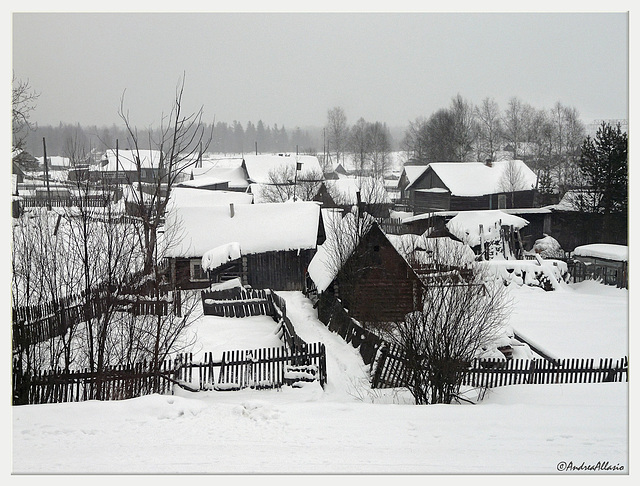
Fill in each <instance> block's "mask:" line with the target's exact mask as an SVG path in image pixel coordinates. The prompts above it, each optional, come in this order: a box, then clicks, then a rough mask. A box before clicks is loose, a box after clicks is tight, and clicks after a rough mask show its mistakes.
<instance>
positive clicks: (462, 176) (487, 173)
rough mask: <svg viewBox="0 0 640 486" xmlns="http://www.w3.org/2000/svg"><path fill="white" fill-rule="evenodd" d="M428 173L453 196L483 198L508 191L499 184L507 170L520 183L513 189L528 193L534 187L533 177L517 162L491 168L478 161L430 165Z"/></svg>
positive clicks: (532, 174) (531, 173)
mask: <svg viewBox="0 0 640 486" xmlns="http://www.w3.org/2000/svg"><path fill="white" fill-rule="evenodd" d="M429 167H430V168H431V170H433V171H434V172H435V173H436V175H437V176H438V177H439V178H440V179H441V180H442V182H443V183H444V184H445V186H447V187H448V188H449V190H450V191H451V194H452V195H453V196H483V195H485V194H495V193H498V192H509V190H508V189H505V188H504V187H503V184H502V179H503V174H505V172H507V171H508V170H513V172H514V173H519V174H520V177H519V179H520V180H521V182H520V183H519V184H518V186H519V188H518V189H516V190H522V191H524V190H530V189H533V188H535V186H536V180H537V177H536V174H535V173H534V172H533V171H532V170H531V169H530V168H529V167H527V165H526V164H525V163H524V162H523V161H521V160H501V161H497V162H493V163H492V165H491V167H489V166H488V165H485V164H484V163H482V162H434V163H432V164H429Z"/></svg>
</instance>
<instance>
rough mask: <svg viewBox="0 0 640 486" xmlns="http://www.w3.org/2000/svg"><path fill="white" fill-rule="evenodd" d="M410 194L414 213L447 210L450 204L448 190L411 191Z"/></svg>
mask: <svg viewBox="0 0 640 486" xmlns="http://www.w3.org/2000/svg"><path fill="white" fill-rule="evenodd" d="M412 194H413V198H412V199H413V212H414V213H415V214H423V213H430V212H433V211H448V210H449V208H450V206H451V193H449V192H420V191H412Z"/></svg>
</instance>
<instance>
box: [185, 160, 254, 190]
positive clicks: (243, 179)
mask: <svg viewBox="0 0 640 486" xmlns="http://www.w3.org/2000/svg"><path fill="white" fill-rule="evenodd" d="M191 174H193V180H192V181H184V182H182V184H183V185H189V186H191V187H201V186H203V185H208V184H211V183H224V182H228V183H229V187H230V188H236V189H237V188H240V189H245V188H247V187H248V186H249V181H248V180H247V179H248V176H247V173H246V172H245V170H244V167H243V165H242V159H241V158H224V159H208V160H207V159H205V160H203V161H202V167H190V168H189V175H191Z"/></svg>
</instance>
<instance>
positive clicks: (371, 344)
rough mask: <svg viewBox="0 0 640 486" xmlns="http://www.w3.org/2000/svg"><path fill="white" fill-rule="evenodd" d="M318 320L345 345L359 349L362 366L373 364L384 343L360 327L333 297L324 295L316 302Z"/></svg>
mask: <svg viewBox="0 0 640 486" xmlns="http://www.w3.org/2000/svg"><path fill="white" fill-rule="evenodd" d="M318 319H319V320H320V321H321V322H322V323H324V324H325V325H326V326H327V327H328V328H329V330H330V331H333V332H335V333H337V334H338V335H340V336H341V337H342V338H343V339H344V340H345V341H346V342H347V343H350V344H351V345H352V346H353V347H354V348H357V349H359V351H360V355H361V356H362V360H363V361H364V364H366V365H368V364H371V363H373V361H374V359H375V357H376V354H377V352H378V349H379V348H380V347H381V346H382V344H383V343H384V341H383V340H382V338H380V337H379V336H377V335H376V334H374V333H372V332H371V331H368V330H366V329H364V328H362V326H360V325H359V324H358V323H357V322H356V321H355V320H354V319H352V318H351V316H349V314H348V313H347V311H346V310H345V309H344V308H343V307H342V305H341V304H340V302H338V300H337V299H335V297H331V296H328V295H327V294H326V292H325V293H323V294H321V295H320V298H319V300H318Z"/></svg>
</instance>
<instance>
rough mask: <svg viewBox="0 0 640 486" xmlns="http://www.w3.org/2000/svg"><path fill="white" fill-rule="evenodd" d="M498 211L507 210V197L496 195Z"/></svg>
mask: <svg viewBox="0 0 640 486" xmlns="http://www.w3.org/2000/svg"><path fill="white" fill-rule="evenodd" d="M498 209H507V195H506V194H498Z"/></svg>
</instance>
